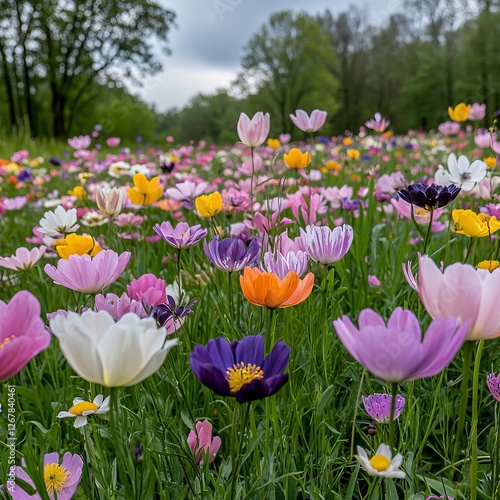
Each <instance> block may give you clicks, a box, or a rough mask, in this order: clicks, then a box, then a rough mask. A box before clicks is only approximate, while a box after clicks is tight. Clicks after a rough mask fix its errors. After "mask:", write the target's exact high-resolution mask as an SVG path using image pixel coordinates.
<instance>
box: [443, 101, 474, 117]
mask: <svg viewBox="0 0 500 500" xmlns="http://www.w3.org/2000/svg"><path fill="white" fill-rule="evenodd" d="M470 108H471V105H470V104H465V102H461V103H460V104H457V105H456V106H455V107H454V108H453V107H452V106H450V107H449V108H448V114H449V115H450V118H451V119H452V120H453V121H454V122H464V121H465V120H467V119H468V118H469V111H470Z"/></svg>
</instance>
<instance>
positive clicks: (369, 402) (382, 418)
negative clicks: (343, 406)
mask: <svg viewBox="0 0 500 500" xmlns="http://www.w3.org/2000/svg"><path fill="white" fill-rule="evenodd" d="M361 399H362V400H363V406H364V407H365V410H366V413H368V415H370V417H372V418H373V420H375V421H376V422H378V423H379V424H388V423H389V420H390V418H391V403H392V396H391V395H390V394H380V393H378V392H377V393H375V394H372V395H370V396H367V397H366V398H365V397H364V396H362V398H361ZM405 403H406V399H405V398H404V397H403V396H401V394H398V395H397V396H396V405H395V408H394V420H397V419H398V418H399V415H401V413H402V411H403V410H404V407H405Z"/></svg>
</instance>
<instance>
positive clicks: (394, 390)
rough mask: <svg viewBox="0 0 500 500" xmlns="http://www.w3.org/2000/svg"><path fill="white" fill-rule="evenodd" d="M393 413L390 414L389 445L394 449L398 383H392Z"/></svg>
mask: <svg viewBox="0 0 500 500" xmlns="http://www.w3.org/2000/svg"><path fill="white" fill-rule="evenodd" d="M391 393H392V396H391V413H390V415H389V446H390V448H391V451H392V450H394V414H395V413H396V396H397V395H398V383H397V382H393V383H392V391H391Z"/></svg>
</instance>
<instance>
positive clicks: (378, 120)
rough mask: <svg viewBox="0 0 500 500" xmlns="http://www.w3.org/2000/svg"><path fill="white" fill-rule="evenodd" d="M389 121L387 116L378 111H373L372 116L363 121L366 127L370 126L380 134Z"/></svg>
mask: <svg viewBox="0 0 500 500" xmlns="http://www.w3.org/2000/svg"><path fill="white" fill-rule="evenodd" d="M390 123H391V122H390V121H389V120H388V119H387V118H383V117H382V115H381V114H380V113H375V115H374V117H373V118H371V119H370V120H368V121H367V122H366V123H365V127H366V128H371V129H372V130H375V132H377V133H379V134H381V133H382V132H383V131H384V130H385V129H386V128H387V127H388V126H389V125H390Z"/></svg>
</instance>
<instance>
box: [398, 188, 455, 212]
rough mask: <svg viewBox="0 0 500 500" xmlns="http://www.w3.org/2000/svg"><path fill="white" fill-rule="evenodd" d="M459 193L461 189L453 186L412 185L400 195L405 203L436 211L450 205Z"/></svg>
mask: <svg viewBox="0 0 500 500" xmlns="http://www.w3.org/2000/svg"><path fill="white" fill-rule="evenodd" d="M458 193H460V188H458V187H456V186H454V185H453V184H451V185H450V186H438V185H436V184H430V185H427V184H411V185H409V186H407V187H406V188H403V189H399V190H398V195H399V196H400V197H401V198H402V199H403V200H404V201H407V202H408V203H412V204H413V205H416V206H417V207H420V208H425V210H434V209H436V208H441V207H444V206H446V205H448V203H450V202H451V201H453V200H454V199H455V198H456V197H457V196H458Z"/></svg>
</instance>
